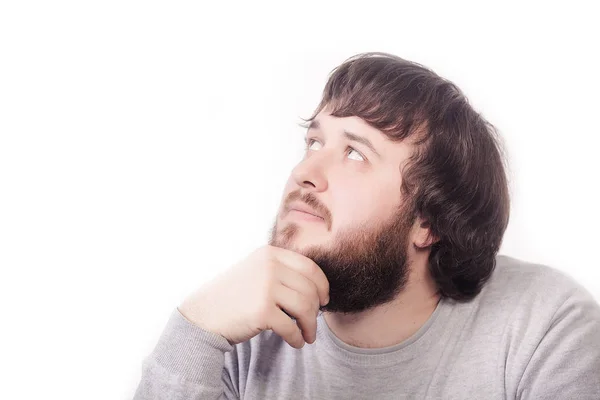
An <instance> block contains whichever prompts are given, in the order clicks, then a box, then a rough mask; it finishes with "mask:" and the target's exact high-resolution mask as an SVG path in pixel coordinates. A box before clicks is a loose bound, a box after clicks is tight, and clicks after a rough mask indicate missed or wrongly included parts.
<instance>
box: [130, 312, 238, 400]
mask: <svg viewBox="0 0 600 400" xmlns="http://www.w3.org/2000/svg"><path fill="white" fill-rule="evenodd" d="M231 350H233V346H231V345H230V344H229V342H228V341H227V339H225V338H224V337H222V336H220V335H217V334H214V333H211V332H207V331H205V330H203V329H201V328H200V327H198V326H196V325H194V324H193V323H192V322H190V321H188V320H187V319H186V318H185V317H184V316H183V315H182V314H181V313H180V312H179V310H178V309H177V308H176V309H175V310H173V313H172V314H171V317H170V318H169V321H168V322H167V325H166V327H165V329H164V330H163V333H162V334H161V336H160V338H159V340H158V343H157V344H156V347H155V348H154V350H153V351H152V353H151V354H150V355H149V356H148V357H146V358H145V359H144V361H143V366H142V378H141V381H140V383H139V384H138V387H137V390H136V392H135V395H134V400H158V399H173V400H178V399H182V400H183V399H186V400H192V399H203V400H204V399H233V398H237V395H235V394H234V393H233V391H232V388H234V385H232V383H231V382H226V380H228V379H229V374H228V373H226V371H224V365H225V353H226V352H229V351H231Z"/></svg>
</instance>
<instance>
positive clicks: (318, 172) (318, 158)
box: [292, 150, 327, 192]
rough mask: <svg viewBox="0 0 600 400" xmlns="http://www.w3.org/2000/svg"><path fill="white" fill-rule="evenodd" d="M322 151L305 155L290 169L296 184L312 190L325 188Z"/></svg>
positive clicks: (324, 168)
mask: <svg viewBox="0 0 600 400" xmlns="http://www.w3.org/2000/svg"><path fill="white" fill-rule="evenodd" d="M324 153H325V151H323V150H320V151H319V153H317V154H311V155H310V156H308V155H306V156H305V157H304V159H303V160H302V161H300V163H299V164H298V165H296V167H295V168H294V169H293V170H292V177H293V178H294V180H295V181H296V184H297V185H298V186H300V187H302V188H305V189H308V190H311V191H314V192H324V191H325V190H327V177H326V174H325V170H326V166H325V157H324Z"/></svg>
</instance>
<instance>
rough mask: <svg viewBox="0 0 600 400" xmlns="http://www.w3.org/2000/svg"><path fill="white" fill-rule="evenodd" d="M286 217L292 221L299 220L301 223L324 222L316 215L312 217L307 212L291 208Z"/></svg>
mask: <svg viewBox="0 0 600 400" xmlns="http://www.w3.org/2000/svg"><path fill="white" fill-rule="evenodd" d="M286 217H289V218H293V219H300V220H303V221H312V222H324V221H325V220H324V219H323V218H322V217H319V216H318V215H314V214H311V213H309V212H306V211H302V210H297V209H294V208H292V209H290V210H289V211H288V213H287V215H286Z"/></svg>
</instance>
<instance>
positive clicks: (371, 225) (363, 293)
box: [269, 109, 439, 347]
mask: <svg viewBox="0 0 600 400" xmlns="http://www.w3.org/2000/svg"><path fill="white" fill-rule="evenodd" d="M348 133H350V134H354V135H356V136H360V137H362V138H366V139H368V141H369V142H370V143H371V144H372V147H373V148H374V149H371V148H370V146H368V145H366V144H364V143H359V142H357V141H352V140H350V139H349V138H348V136H349V135H348ZM306 137H307V148H306V153H305V156H304V158H303V159H302V160H301V162H300V163H299V164H298V165H297V166H296V167H295V168H294V169H293V171H292V173H291V175H290V177H289V179H288V181H287V183H286V186H285V189H284V194H283V197H282V202H281V206H280V209H279V212H278V214H277V217H276V220H275V223H274V225H273V228H272V230H271V236H270V240H269V244H270V245H272V246H277V247H281V248H285V249H288V250H292V251H294V252H297V253H299V254H302V255H304V256H306V257H308V258H310V259H311V260H313V261H314V262H315V263H316V264H317V265H318V266H319V267H320V268H321V269H322V270H323V272H324V273H325V276H326V277H327V279H328V281H329V285H330V301H329V303H328V304H327V305H326V306H323V307H321V310H322V311H324V312H325V319H326V321H327V322H328V325H329V326H330V328H331V329H332V331H333V332H334V333H335V334H336V335H337V336H338V337H340V338H341V339H342V340H345V341H346V342H347V343H349V344H355V345H359V346H362V347H380V346H386V345H392V344H395V343H398V342H400V341H402V340H403V339H405V338H406V337H408V336H410V334H412V333H414V332H415V331H416V330H418V328H419V327H420V326H421V325H422V324H423V323H424V322H425V321H426V320H427V318H428V317H429V315H431V313H432V312H433V310H434V309H435V306H436V305H437V302H438V300H439V295H438V294H437V290H436V287H435V284H434V282H432V280H431V277H430V276H429V274H428V272H427V257H428V254H429V246H430V245H431V244H432V243H433V241H434V240H435V238H432V237H431V235H430V232H429V229H428V228H427V227H428V225H427V223H426V221H422V220H421V219H420V218H418V217H415V216H414V215H413V214H412V213H411V208H410V202H409V201H408V200H407V199H403V198H402V195H401V192H400V187H401V184H402V176H401V168H402V166H403V165H405V163H406V162H407V160H408V158H409V157H410V155H411V154H412V152H413V150H414V149H413V147H412V145H411V144H410V143H405V142H391V141H389V140H388V139H387V138H386V136H385V135H384V134H383V133H382V132H381V131H379V130H377V129H375V128H373V127H372V126H370V125H368V124H367V123H365V122H364V121H363V120H362V119H360V118H358V117H344V118H338V117H333V116H331V115H330V114H329V113H328V112H327V109H324V110H323V111H322V112H320V113H319V114H318V115H317V116H316V117H315V119H314V122H313V123H312V124H311V126H310V127H309V129H308V131H307V134H306ZM297 204H302V205H304V206H309V207H310V208H311V209H312V210H314V212H315V213H316V214H318V215H319V216H321V218H320V219H319V218H311V217H308V216H307V215H306V214H303V213H299V212H297V211H291V209H293V208H294V207H295V206H296V205H297ZM390 313H392V314H395V316H396V317H397V318H399V319H396V320H400V321H403V322H405V323H404V324H401V329H397V328H396V329H394V327H390V326H389V325H390V324H389V323H386V321H389V320H390V317H393V316H392V315H390ZM384 314H385V315H384Z"/></svg>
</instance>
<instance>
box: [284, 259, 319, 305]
mask: <svg viewBox="0 0 600 400" xmlns="http://www.w3.org/2000/svg"><path fill="white" fill-rule="evenodd" d="M276 276H277V279H279V282H280V283H281V284H282V285H284V286H286V287H288V288H290V289H292V290H295V291H296V292H298V293H301V294H302V295H304V296H305V297H306V298H307V299H309V300H310V301H311V302H312V305H313V308H315V309H319V305H320V299H319V292H318V289H317V285H316V284H315V282H313V281H312V280H310V279H308V278H307V277H306V276H304V275H302V274H301V273H300V272H298V271H296V270H294V269H292V268H287V267H286V266H285V265H283V264H281V267H280V268H277V269H276Z"/></svg>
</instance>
